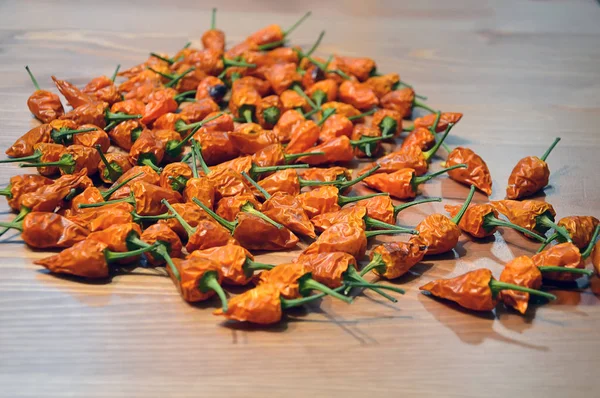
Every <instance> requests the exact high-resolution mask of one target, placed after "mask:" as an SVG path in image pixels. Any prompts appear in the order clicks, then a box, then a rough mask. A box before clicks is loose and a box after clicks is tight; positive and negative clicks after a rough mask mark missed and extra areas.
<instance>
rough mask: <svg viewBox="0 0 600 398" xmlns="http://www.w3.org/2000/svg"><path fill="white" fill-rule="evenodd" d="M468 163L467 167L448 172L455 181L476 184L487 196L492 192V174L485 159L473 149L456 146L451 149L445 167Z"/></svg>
mask: <svg viewBox="0 0 600 398" xmlns="http://www.w3.org/2000/svg"><path fill="white" fill-rule="evenodd" d="M455 164H466V165H467V168H466V169H456V170H453V171H451V172H449V173H448V176H449V177H450V178H451V179H453V180H454V181H457V182H460V183H461V184H465V185H474V186H475V187H476V188H477V189H479V190H480V191H481V192H483V193H485V194H486V195H487V196H490V195H491V194H492V176H491V174H490V170H489V169H488V166H487V164H486V163H485V161H484V160H483V159H482V158H481V157H480V156H479V155H477V154H476V153H475V152H473V150H471V149H469V148H465V147H456V148H454V149H453V150H451V151H450V153H449V154H448V158H447V159H446V162H445V163H444V166H445V167H448V166H453V165H455Z"/></svg>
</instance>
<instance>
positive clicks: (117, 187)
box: [101, 172, 144, 200]
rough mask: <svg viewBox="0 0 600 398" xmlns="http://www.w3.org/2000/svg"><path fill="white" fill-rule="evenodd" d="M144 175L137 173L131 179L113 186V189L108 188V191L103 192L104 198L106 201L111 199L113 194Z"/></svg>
mask: <svg viewBox="0 0 600 398" xmlns="http://www.w3.org/2000/svg"><path fill="white" fill-rule="evenodd" d="M142 174H144V173H143V172H140V173H137V174H135V175H133V176H131V177H129V178H126V179H125V180H123V181H121V182H120V183H118V184H115V185H113V186H112V187H110V188H108V189H107V190H106V191H104V192H101V194H102V197H103V198H104V200H106V199H108V198H110V196H111V195H112V194H113V193H115V192H116V191H117V190H118V189H119V188H122V187H124V186H125V185H127V184H129V183H130V182H131V181H133V180H134V179H135V178H138V177H139V176H141V175H142Z"/></svg>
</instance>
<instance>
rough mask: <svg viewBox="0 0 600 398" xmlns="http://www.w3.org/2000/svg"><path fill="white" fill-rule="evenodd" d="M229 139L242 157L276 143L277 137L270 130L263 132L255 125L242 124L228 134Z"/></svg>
mask: <svg viewBox="0 0 600 398" xmlns="http://www.w3.org/2000/svg"><path fill="white" fill-rule="evenodd" d="M229 138H230V139H231V142H232V143H233V145H234V146H235V147H236V148H237V150H238V151H239V152H240V153H241V154H243V155H252V154H254V153H256V152H258V151H260V150H261V149H263V148H265V147H267V146H269V145H272V144H275V143H277V137H276V136H275V134H273V132H272V131H271V130H263V128H262V127H260V125H259V124H256V123H242V124H240V125H238V126H237V127H236V128H235V130H234V131H232V132H230V133H229Z"/></svg>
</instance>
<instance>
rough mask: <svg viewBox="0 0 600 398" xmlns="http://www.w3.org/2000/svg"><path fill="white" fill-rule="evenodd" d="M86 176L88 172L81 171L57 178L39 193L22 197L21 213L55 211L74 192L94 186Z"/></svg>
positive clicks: (39, 189)
mask: <svg viewBox="0 0 600 398" xmlns="http://www.w3.org/2000/svg"><path fill="white" fill-rule="evenodd" d="M86 174H87V172H86V170H81V171H80V172H77V173H75V174H68V175H64V176H61V177H60V178H57V179H56V180H55V181H54V183H53V184H50V185H44V186H41V187H39V188H38V189H37V191H33V192H28V193H25V194H23V195H21V199H20V210H21V212H23V211H24V209H26V210H25V211H39V212H52V211H54V210H55V209H56V208H57V207H58V206H59V205H60V204H61V202H62V201H63V200H64V199H65V197H66V196H67V195H69V194H70V193H71V191H72V190H74V189H85V188H87V187H88V186H91V185H92V184H91V182H90V180H89V178H87V176H86Z"/></svg>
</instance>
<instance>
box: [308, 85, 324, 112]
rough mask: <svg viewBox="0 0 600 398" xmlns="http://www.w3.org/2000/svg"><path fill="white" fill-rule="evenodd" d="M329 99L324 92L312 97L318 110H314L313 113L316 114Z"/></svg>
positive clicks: (318, 91) (316, 93)
mask: <svg viewBox="0 0 600 398" xmlns="http://www.w3.org/2000/svg"><path fill="white" fill-rule="evenodd" d="M326 98H327V94H326V93H325V92H324V91H323V90H317V91H315V92H314V93H313V95H312V100H313V101H314V102H315V105H316V106H317V108H316V109H313V110H312V111H311V112H316V111H318V110H320V109H321V105H322V104H323V101H324V100H325V99H326ZM311 116H312V115H311Z"/></svg>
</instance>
